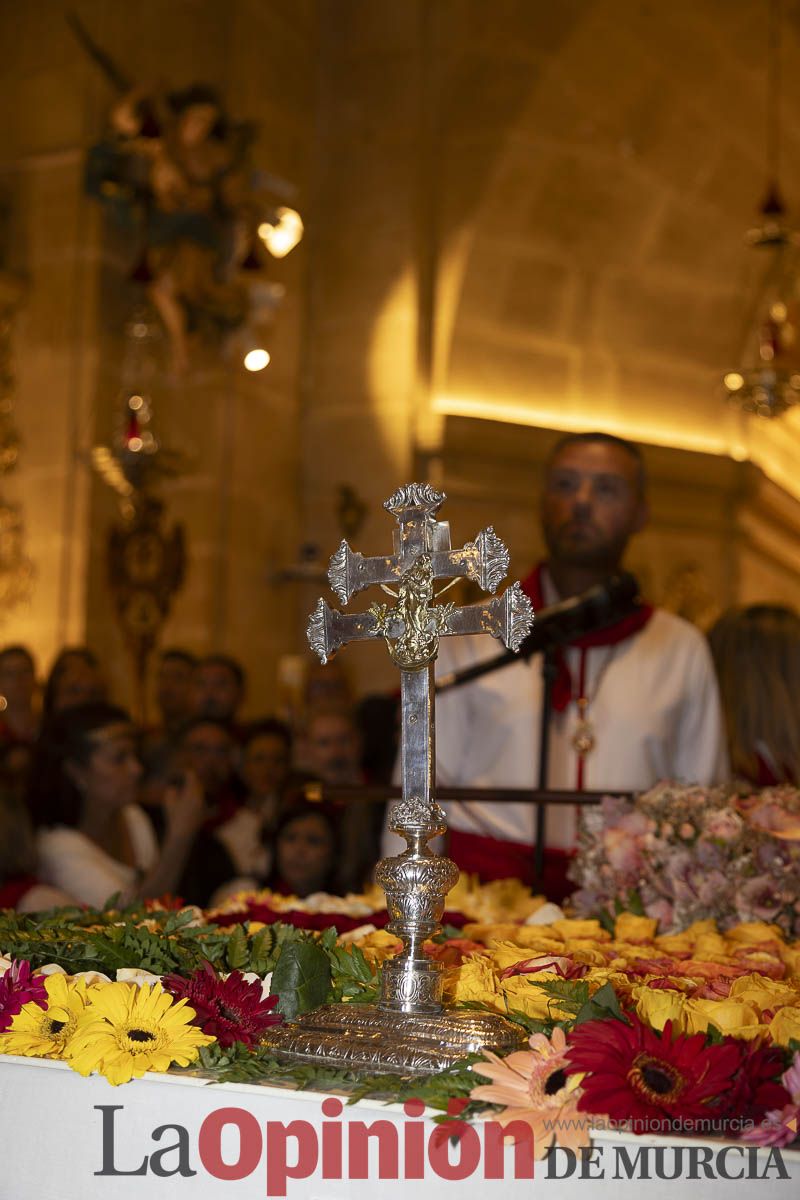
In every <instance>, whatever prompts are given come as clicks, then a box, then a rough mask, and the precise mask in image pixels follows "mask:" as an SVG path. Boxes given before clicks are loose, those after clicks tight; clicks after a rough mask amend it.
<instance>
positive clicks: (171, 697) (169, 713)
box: [156, 658, 193, 721]
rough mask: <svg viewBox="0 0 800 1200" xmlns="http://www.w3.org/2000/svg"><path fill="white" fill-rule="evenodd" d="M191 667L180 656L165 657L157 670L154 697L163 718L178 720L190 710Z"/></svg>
mask: <svg viewBox="0 0 800 1200" xmlns="http://www.w3.org/2000/svg"><path fill="white" fill-rule="evenodd" d="M192 674H193V667H192V664H191V663H188V662H185V661H184V659H182V658H165V659H164V661H163V662H162V663H161V666H160V667H159V670H158V681H157V683H156V698H157V700H158V707H159V708H160V710H161V712H162V714H163V716H164V718H165V719H166V720H167V721H178V720H181V719H182V718H183V717H186V716H188V714H189V712H190V711H191V704H190V695H191V687H192Z"/></svg>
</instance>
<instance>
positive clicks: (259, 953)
mask: <svg viewBox="0 0 800 1200" xmlns="http://www.w3.org/2000/svg"><path fill="white" fill-rule="evenodd" d="M274 946H275V934H274V933H273V932H272V926H270V925H265V926H264V928H263V929H259V931H258V933H257V934H255V936H254V937H253V940H252V941H251V943H250V970H251V971H255V973H256V975H261V976H262V977H263V976H264V975H266V974H267V972H268V971H269V970H270V968H271V967H272V966H274V963H273V954H272V951H273V949H274Z"/></svg>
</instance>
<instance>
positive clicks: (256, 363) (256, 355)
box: [244, 347, 269, 371]
mask: <svg viewBox="0 0 800 1200" xmlns="http://www.w3.org/2000/svg"><path fill="white" fill-rule="evenodd" d="M244 365H245V367H246V368H247V370H248V371H263V370H264V367H267V366H269V351H268V350H262V349H261V348H260V347H258V348H256V349H254V350H248V351H247V354H245V356H244Z"/></svg>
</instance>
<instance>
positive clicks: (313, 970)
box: [272, 942, 331, 1021]
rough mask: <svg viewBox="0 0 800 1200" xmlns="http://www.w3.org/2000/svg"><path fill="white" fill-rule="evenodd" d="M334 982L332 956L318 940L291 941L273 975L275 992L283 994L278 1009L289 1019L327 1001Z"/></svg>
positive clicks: (273, 989) (285, 947)
mask: <svg viewBox="0 0 800 1200" xmlns="http://www.w3.org/2000/svg"><path fill="white" fill-rule="evenodd" d="M330 983H331V964H330V961H329V959H328V955H327V954H326V953H325V951H324V950H323V949H322V947H321V946H320V945H319V944H317V943H315V942H290V943H289V944H288V945H285V946H284V947H283V949H282V951H281V956H280V958H279V959H278V962H277V964H276V966H275V970H274V971H273V974H272V991H273V993H277V994H278V996H279V997H280V999H279V1001H278V1011H279V1012H281V1013H283V1015H284V1017H286V1019H287V1020H288V1021H293V1020H294V1019H295V1017H298V1016H300V1014H301V1013H304V1012H308V1011H309V1009H312V1008H318V1007H319V1005H320V1004H323V1003H324V1001H325V999H326V997H327V995H328V988H329V987H330Z"/></svg>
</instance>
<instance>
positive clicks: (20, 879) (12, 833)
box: [0, 782, 74, 912]
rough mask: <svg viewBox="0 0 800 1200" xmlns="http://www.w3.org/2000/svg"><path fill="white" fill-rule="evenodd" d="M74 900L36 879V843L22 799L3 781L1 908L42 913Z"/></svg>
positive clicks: (0, 790) (0, 797) (0, 802)
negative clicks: (5, 785)
mask: <svg viewBox="0 0 800 1200" xmlns="http://www.w3.org/2000/svg"><path fill="white" fill-rule="evenodd" d="M73 903H74V901H73V898H72V897H71V896H68V895H67V894H66V892H62V891H60V890H59V889H58V888H54V887H48V886H47V885H46V884H42V883H40V882H39V880H38V879H37V877H36V843H35V840H34V835H33V828H32V826H31V822H30V818H29V816H28V812H27V810H26V809H25V808H24V806H23V804H22V802H21V800H20V798H19V796H18V795H17V794H15V793H14V792H13V791H11V790H8V789H5V788H3V786H2V782H0V908H15V909H16V910H17V912H39V911H41V910H42V909H46V908H58V907H59V906H61V905H63V904H73Z"/></svg>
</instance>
